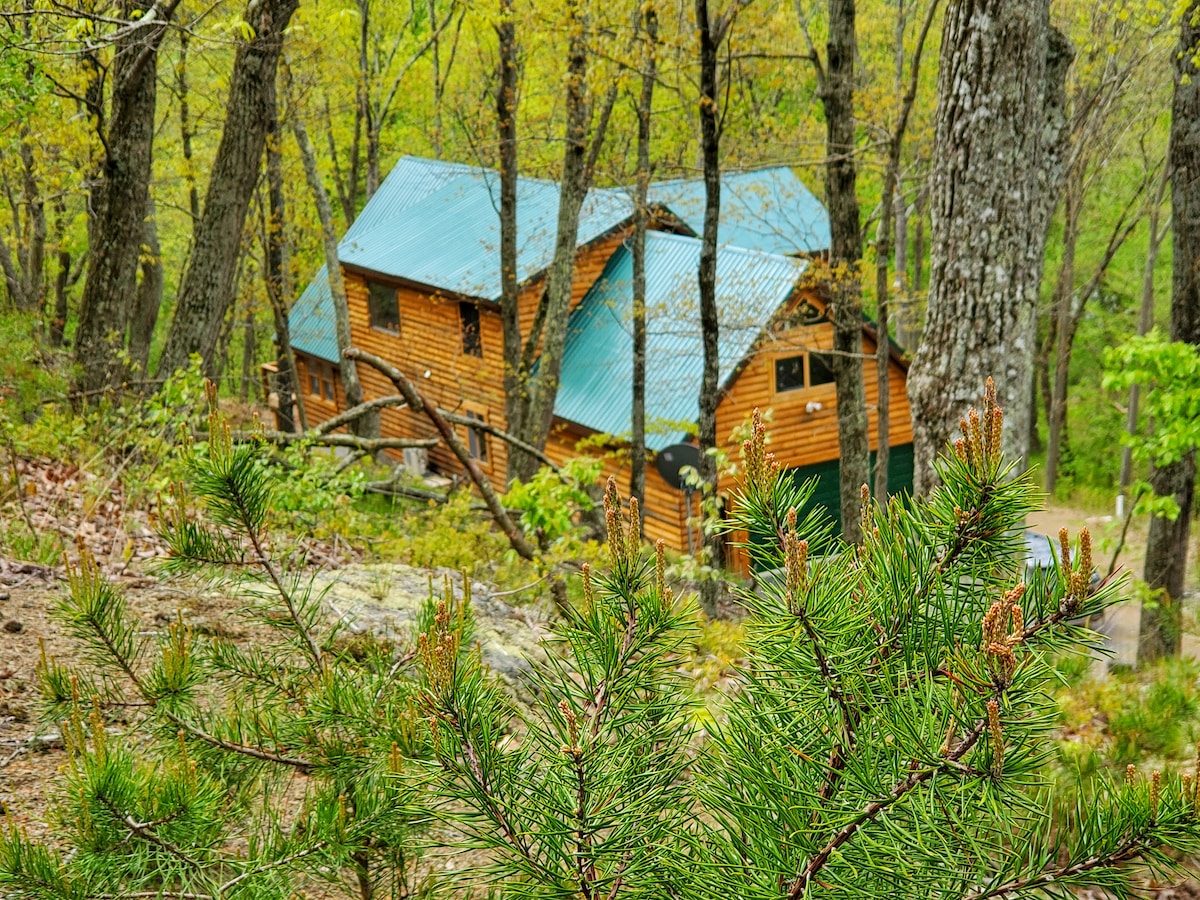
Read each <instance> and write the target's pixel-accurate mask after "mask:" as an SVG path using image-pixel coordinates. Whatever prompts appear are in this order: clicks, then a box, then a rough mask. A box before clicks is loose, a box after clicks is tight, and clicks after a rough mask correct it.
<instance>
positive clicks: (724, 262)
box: [554, 232, 805, 450]
mask: <svg viewBox="0 0 1200 900" xmlns="http://www.w3.org/2000/svg"><path fill="white" fill-rule="evenodd" d="M699 265H700V241H699V240H697V239H695V238H688V237H682V236H679V235H671V234H664V233H661V232H650V233H649V234H647V235H646V305H647V310H646V320H647V322H646V330H647V336H646V371H647V372H651V373H653V377H652V378H650V379H648V383H647V385H646V420H647V430H648V431H652V430H653V428H654V424H655V423H656V422H657V423H660V425H661V424H664V423H676V424H675V425H674V426H673V427H672V426H668V427H665V428H660V429H659V430H657V431H655V432H654V433H649V434H647V437H646V445H647V446H648V447H649V448H650V449H652V450H661V449H662V448H663V447H666V446H669V445H670V444H673V443H675V442H677V441H678V440H680V438H681V437H682V430H681V428H680V426H679V424H678V423H684V422H687V423H691V422H695V421H696V420H697V419H698V418H699V414H700V410H699V401H698V397H699V393H700V380H701V376H702V373H703V365H704V356H703V352H704V351H703V345H702V343H701V335H700V312H699V287H698V284H697V280H696V272H697V270H698V269H699ZM804 268H805V263H804V262H803V261H801V260H797V259H794V258H791V257H785V256H779V255H776V254H769V253H762V252H758V251H754V250H745V249H742V248H738V247H723V248H721V250H720V251H719V252H718V254H717V306H718V311H719V314H720V322H721V351H720V357H721V366H720V382H721V383H722V384H724V383H725V382H726V381H727V380H728V379H729V377H730V375H732V373H733V369H734V367H735V366H737V365H738V363H740V362H741V361H742V360H743V359H744V358H745V356H746V355H747V353H749V351H750V349H751V347H752V345H753V344H754V341H755V340H756V338H757V337H758V335H759V334H760V333H761V331H762V329H763V328H764V327H765V326H766V324H767V323H768V322H769V320H770V318H771V316H772V315H773V314H774V313H775V311H776V310H777V309H778V308H779V306H780V304H781V303H783V301H784V300H785V299H787V297H788V295H789V294H790V293H791V291H792V289H793V287H794V286H795V284H796V281H797V279H798V278H799V277H800V274H801V273H802V272H803V271H804ZM632 279H633V254H632V252H631V250H630V249H629V248H628V247H622V248H620V249H619V250H618V251H617V252H616V253H614V254H613V256H612V258H611V259H610V260H609V262H608V265H607V267H606V268H605V270H604V274H603V275H602V276H601V277H600V279H599V280H598V281H597V282H596V284H595V285H594V286H593V287H592V289H591V290H590V291H588V293H587V295H586V296H585V297H584V299H583V302H582V303H581V304H580V305H579V308H578V309H576V311H575V313H574V314H573V315H572V316H571V321H570V324H569V326H568V337H567V346H566V351H565V354H564V356H563V365H562V374H561V376H560V380H559V389H558V397H557V402H556V404H555V407H554V412H555V415H557V416H559V417H561V418H563V419H567V420H569V421H572V422H577V423H579V424H580V425H584V426H586V427H588V428H592V429H595V430H596V431H600V432H606V433H609V434H627V433H628V432H629V430H630V416H631V410H632V405H633V404H632V399H631V397H630V384H631V380H632V373H633V361H632V356H633V334H632V324H631V317H632V309H633V291H632Z"/></svg>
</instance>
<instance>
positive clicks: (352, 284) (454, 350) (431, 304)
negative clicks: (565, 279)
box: [310, 230, 627, 486]
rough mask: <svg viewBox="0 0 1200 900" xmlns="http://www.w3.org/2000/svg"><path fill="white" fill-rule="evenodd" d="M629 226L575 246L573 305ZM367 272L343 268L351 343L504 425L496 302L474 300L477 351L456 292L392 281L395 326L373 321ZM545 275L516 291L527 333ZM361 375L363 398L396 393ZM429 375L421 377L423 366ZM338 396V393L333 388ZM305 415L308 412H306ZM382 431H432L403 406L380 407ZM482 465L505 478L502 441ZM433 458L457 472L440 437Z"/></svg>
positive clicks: (456, 408)
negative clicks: (468, 350) (465, 339)
mask: <svg viewBox="0 0 1200 900" xmlns="http://www.w3.org/2000/svg"><path fill="white" fill-rule="evenodd" d="M626 234H627V230H622V231H621V232H619V233H614V234H611V235H608V236H606V237H603V238H600V239H598V240H597V241H594V242H593V243H592V244H590V245H589V246H587V247H584V248H581V249H580V251H579V253H578V254H577V256H576V264H575V281H574V287H573V289H572V295H571V308H572V309H574V308H575V307H576V306H578V304H579V302H580V301H581V300H582V299H583V296H584V294H586V293H587V291H588V289H589V288H590V287H591V286H592V284H593V283H595V281H596V279H597V278H599V277H600V273H601V272H602V271H603V270H604V266H605V264H606V263H607V262H608V258H609V256H611V255H612V253H613V252H614V251H615V250H616V248H617V247H618V246H619V244H620V242H621V241H622V240H623V239H624V237H625V235H626ZM367 281H368V277H367V276H365V275H363V274H362V273H358V272H345V283H346V301H347V304H348V305H349V307H350V334H351V340H352V343H353V344H354V346H356V347H359V348H361V349H363V350H366V351H368V352H370V353H374V354H376V355H378V356H381V357H383V358H384V359H386V360H388V361H389V362H391V363H393V364H394V365H396V366H399V367H400V369H401V370H402V371H404V372H405V374H407V375H408V376H409V377H410V378H411V379H412V380H413V382H414V384H415V385H416V387H417V388H418V389H419V390H420V391H421V392H422V393H423V394H424V395H425V396H426V397H427V398H428V399H429V400H430V401H431V402H433V403H435V404H437V405H438V406H440V407H441V408H442V409H446V410H449V411H451V412H456V413H459V414H466V413H468V412H476V413H481V414H483V416H484V419H485V421H487V422H488V424H491V425H494V426H496V427H497V428H500V429H505V426H506V422H507V419H506V417H505V415H504V337H503V332H502V330H501V323H500V309H499V305H498V304H496V303H492V302H489V301H466V302H475V303H476V305H477V306H478V308H479V337H480V344H481V347H482V352H483V355H482V357H479V356H472V355H468V354H465V353H463V349H462V324H461V321H460V319H459V311H458V310H459V302H460V299H459V298H458V297H455V296H449V297H447V296H444V295H441V294H439V293H438V292H436V291H434V290H423V289H421V288H419V287H416V286H412V285H401V286H398V287H396V288H395V290H396V294H397V298H398V300H399V309H400V330H399V333H398V334H393V333H390V332H387V331H381V330H379V329H377V328H372V327H371V324H370V320H369V316H368V305H367ZM543 288H544V281H543V280H542V279H538V280H537V281H535V282H533V283H531V284H529V285H527V286H526V287H525V289H524V290H523V292H522V295H521V300H520V303H521V326H522V333H523V334H524V335H528V334H529V330H530V328H532V325H533V318H534V315H535V312H536V309H537V303H538V302H539V300H540V298H541V295H542V291H543ZM358 372H359V378H360V379H361V380H362V384H363V396H364V398H365V399H368V400H369V399H371V398H372V397H380V396H384V395H385V394H392V393H395V389H394V387H393V386H392V384H391V382H390V381H388V380H387V379H386V378H385V377H384V376H383V375H382V374H380V373H379V372H377V371H375V370H374V369H372V368H370V367H369V366H364V365H359V367H358ZM426 372H428V373H429V376H428V377H426V376H425V373H426ZM339 401H340V395H339ZM310 418H312V417H311V416H310ZM380 428H381V432H382V434H383V435H384V436H385V437H418V438H431V437H436V436H437V435H436V432H435V431H434V428H433V426H432V425H431V424H430V422H429V419H428V418H427V417H426V416H425V415H424V414H423V413H417V412H413V411H412V410H409V409H385V410H382V412H381V420H380ZM457 429H458V433H459V436H460V437H461V438H462V439H463V441H464V442H466V440H467V429H466V428H465V427H464V426H457ZM486 441H487V448H488V454H487V461H486V462H485V463H482V464H481V467H482V469H483V471H484V473H485V474H486V475H487V476H488V477H489V478H490V479H491V480H492V481H493V482H494V483H496V484H497V486H503V484H504V482H505V474H506V472H507V469H508V446H507V445H506V444H505V443H504V442H503V441H501V440H499V439H497V438H494V437H491V436H488V437H487V438H486ZM429 461H430V463H431V465H434V466H436V468H437V469H438V470H439V471H441V472H445V473H457V474H461V473H462V467H461V466H460V465H459V462H458V459H457V458H456V457H455V456H454V454H453V453H452V452H451V451H450V449H449V448H448V447H446V446H445V445H444V444H439V445H438V446H436V447H434V448H433V449H431V450H430V451H429Z"/></svg>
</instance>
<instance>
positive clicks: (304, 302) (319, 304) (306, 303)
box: [288, 266, 341, 364]
mask: <svg viewBox="0 0 1200 900" xmlns="http://www.w3.org/2000/svg"><path fill="white" fill-rule="evenodd" d="M288 331H289V332H290V337H291V340H292V349H293V350H297V351H299V352H300V353H307V354H308V355H309V356H315V357H317V359H323V360H326V361H328V362H331V363H334V364H338V363H340V362H341V354H340V353H338V346H337V323H336V321H335V320H334V318H333V295H332V294H330V292H329V270H328V269H327V268H325V266H321V269H320V271H318V272H317V274H316V275H315V276H313V280H312V281H310V282H309V283H308V287H306V288H305V289H304V293H303V294H301V295H300V297H299V299H297V300H296V302H295V303H293V304H292V310H291V312H289V313H288Z"/></svg>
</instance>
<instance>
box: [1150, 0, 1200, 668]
mask: <svg viewBox="0 0 1200 900" xmlns="http://www.w3.org/2000/svg"><path fill="white" fill-rule="evenodd" d="M1198 55H1200V0H1192V2H1191V3H1189V4H1188V8H1187V10H1186V11H1185V12H1184V14H1183V20H1182V23H1181V25H1180V41H1179V48H1178V51H1177V52H1176V54H1175V56H1174V60H1175V93H1174V98H1173V100H1172V104H1171V142H1170V151H1169V153H1170V160H1169V166H1168V168H1169V169H1170V172H1171V231H1172V235H1173V236H1172V258H1173V262H1172V267H1171V272H1172V277H1171V340H1173V341H1186V342H1187V343H1189V344H1194V345H1197V346H1200V65H1197V58H1198ZM1150 481H1151V484H1152V485H1153V486H1154V492H1155V493H1156V494H1162V495H1170V496H1174V497H1175V502H1176V503H1178V504H1179V515H1178V516H1177V517H1176V519H1175V521H1174V522H1171V521H1168V520H1167V519H1163V518H1158V517H1155V518H1152V519H1151V520H1150V535H1149V538H1148V540H1147V542H1146V567H1145V570H1144V572H1143V575H1142V577H1143V578H1144V579H1145V581H1146V584H1147V585H1148V586H1149V587H1150V588H1151V589H1152V590H1153V589H1160V590H1161V591H1162V592H1163V593H1162V594H1160V596H1159V598H1158V602H1157V603H1156V604H1155V605H1153V606H1151V605H1150V604H1143V606H1142V622H1141V627H1140V629H1139V633H1138V664H1139V665H1144V664H1146V663H1150V662H1153V661H1154V660H1156V659H1158V658H1159V657H1162V656H1167V655H1171V656H1174V655H1177V654H1178V653H1179V646H1180V602H1181V601H1182V598H1183V590H1184V572H1185V569H1186V567H1187V551H1188V537H1189V533H1190V527H1191V521H1192V499H1193V494H1194V492H1195V487H1196V455H1195V454H1194V453H1192V454H1189V455H1188V456H1187V457H1186V458H1185V459H1183V460H1181V461H1180V462H1177V463H1174V464H1173V465H1169V466H1164V467H1162V468H1156V469H1155V471H1154V473H1153V474H1152V475H1151V478H1150Z"/></svg>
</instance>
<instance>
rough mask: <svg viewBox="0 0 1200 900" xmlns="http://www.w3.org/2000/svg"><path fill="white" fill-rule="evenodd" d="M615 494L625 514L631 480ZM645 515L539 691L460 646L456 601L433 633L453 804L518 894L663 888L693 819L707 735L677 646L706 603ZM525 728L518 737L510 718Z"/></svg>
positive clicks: (433, 707) (612, 539)
mask: <svg viewBox="0 0 1200 900" xmlns="http://www.w3.org/2000/svg"><path fill="white" fill-rule="evenodd" d="M605 508H606V511H607V513H608V516H609V521H610V523H615V522H616V520H617V517H619V515H620V513H619V505H618V502H617V498H616V487H615V484H614V482H613V480H612V479H610V480H609V483H608V492H607V494H606V499H605ZM641 543H642V542H641V537H640V528H639V523H638V522H636V521H634V522H632V523H631V524H630V526H629V530H628V531H627V532H626V531H625V530H624V529H623V528H620V527H612V528H610V530H609V549H610V555H611V560H612V566H611V568H610V571H609V573H608V574H607V575H605V576H601V577H598V578H596V579H594V580H593V579H592V577H591V575H590V569H588V568H585V569H584V575H583V577H584V584H585V589H584V590H585V595H584V600H583V603H582V604H581V605H580V606H579V607H578V608H577V609H569V610H568V611H567V614H566V618H565V620H564V621H563V622H562V623H561V624H560V626H559V627H558V629H557V633H556V640H555V642H554V643H553V644H552V646H551V647H550V648H549V653H548V658H547V661H546V662H545V663H544V664H541V665H537V666H536V667H535V669H534V676H533V677H534V684H535V686H536V696H537V703H536V705H535V707H534V709H533V710H531V711H529V712H528V713H527V712H525V711H523V710H518V709H516V708H514V707H513V705H512V704H511V703H510V702H508V701H507V699H506V697H505V695H504V693H503V692H502V691H501V690H500V689H499V688H498V686H497V683H496V681H495V680H494V678H493V677H492V676H491V675H490V673H488V672H487V671H486V670H485V669H484V668H483V666H482V665H481V663H480V661H479V658H478V657H477V656H468V657H467V658H465V659H463V658H461V655H460V653H459V646H460V637H459V631H458V629H456V628H455V626H454V620H455V617H456V616H455V614H456V611H455V610H454V609H452V608H451V607H449V606H447V605H443V606H442V607H441V609H440V610H439V615H438V618H437V621H436V622H435V625H434V627H433V628H432V629H430V631H429V632H427V633H426V634H424V635H422V636H421V639H420V645H419V646H420V656H421V661H422V669H423V673H424V678H425V692H424V705H425V707H426V709H428V710H429V712H430V714H431V716H432V717H433V732H432V734H433V742H434V748H435V759H436V761H437V763H438V764H439V766H440V774H441V777H440V779H439V780H438V782H437V787H438V788H439V789H440V791H441V792H442V794H443V796H444V797H445V799H446V801H447V803H448V807H447V810H446V812H447V815H448V816H449V817H450V818H451V820H452V821H453V822H454V824H455V826H456V827H457V828H458V829H459V830H461V832H462V833H463V835H464V844H465V845H466V846H470V847H474V848H478V849H480V850H487V851H491V852H492V854H493V855H494V859H495V867H494V868H493V869H491V870H490V873H491V874H494V875H502V876H506V881H505V893H506V895H510V896H514V897H550V896H559V897H569V896H584V897H592V896H617V895H624V894H631V895H633V896H655V895H657V894H658V893H659V891H660V890H661V887H662V885H663V883H664V875H665V873H667V872H668V871H669V870H670V867H671V866H672V864H673V860H672V857H671V847H672V845H673V843H674V842H675V840H676V838H677V836H678V835H679V834H680V833H681V832H682V830H683V829H684V828H685V827H686V825H687V823H688V822H689V821H690V819H691V812H690V810H691V800H690V798H689V796H688V791H687V784H686V781H685V779H684V774H685V771H686V768H687V765H688V755H687V753H686V752H685V751H686V748H687V746H688V743H689V741H690V740H691V738H692V735H693V728H694V726H693V725H692V724H691V722H692V717H691V715H690V712H691V703H690V701H689V700H688V699H687V697H688V695H689V693H690V692H689V691H688V690H687V686H686V685H685V683H684V682H683V679H682V676H681V675H680V673H679V672H678V669H677V667H676V665H675V660H674V658H675V657H676V656H677V655H678V654H680V653H682V652H683V650H684V648H685V645H686V642H687V640H688V637H689V629H690V628H691V627H692V624H693V623H694V621H695V615H694V612H692V611H691V610H689V609H688V607H687V606H686V605H681V604H678V603H676V602H675V601H674V600H673V598H672V596H671V593H670V590H669V589H668V588H667V587H666V585H665V582H664V579H663V571H664V560H663V558H662V555H661V549H660V551H659V556H658V558H657V560H655V559H654V558H650V557H648V556H647V555H646V554H645V553H644V552H643V551H642V547H641ZM514 718H515V719H517V720H518V721H519V722H520V723H521V732H522V737H521V739H520V740H517V741H510V740H509V739H508V738H507V736H506V735H507V733H508V730H509V728H510V727H511V726H510V723H511V722H512V721H513V720H514Z"/></svg>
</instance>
